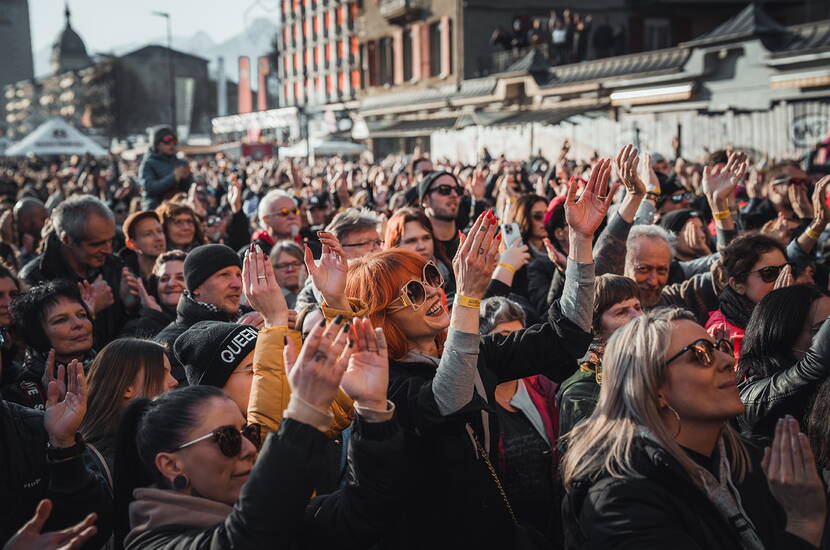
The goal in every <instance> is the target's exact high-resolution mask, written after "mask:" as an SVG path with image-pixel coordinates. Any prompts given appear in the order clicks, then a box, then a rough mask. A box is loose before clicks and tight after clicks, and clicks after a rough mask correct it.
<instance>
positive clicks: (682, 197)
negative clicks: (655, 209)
mask: <svg viewBox="0 0 830 550" xmlns="http://www.w3.org/2000/svg"><path fill="white" fill-rule="evenodd" d="M670 199H671V201H672V202H673V203H675V204H677V203H681V202H683V201H690V200H692V194H691V193H678V194H675V195H672V196H671V197H670Z"/></svg>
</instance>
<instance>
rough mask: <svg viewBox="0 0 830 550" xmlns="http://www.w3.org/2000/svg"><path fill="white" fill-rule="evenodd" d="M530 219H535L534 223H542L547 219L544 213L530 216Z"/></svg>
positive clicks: (535, 213)
mask: <svg viewBox="0 0 830 550" xmlns="http://www.w3.org/2000/svg"><path fill="white" fill-rule="evenodd" d="M530 217H531V218H533V220H534V221H537V222H540V221H542V220H544V219H545V213H544V212H534V213H533V214H531V215H530Z"/></svg>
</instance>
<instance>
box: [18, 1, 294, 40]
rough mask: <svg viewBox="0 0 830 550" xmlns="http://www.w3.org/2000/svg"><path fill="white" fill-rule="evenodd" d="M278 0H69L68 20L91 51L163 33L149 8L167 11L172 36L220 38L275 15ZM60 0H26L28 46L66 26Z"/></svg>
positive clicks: (51, 37)
mask: <svg viewBox="0 0 830 550" xmlns="http://www.w3.org/2000/svg"><path fill="white" fill-rule="evenodd" d="M277 6H278V0H69V8H70V10H71V12H72V17H71V22H72V28H74V29H75V30H76V31H77V32H78V34H80V35H81V38H83V39H84V42H85V43H86V47H87V51H89V52H90V53H97V52H106V51H109V50H111V49H112V48H114V47H117V46H120V45H124V44H130V43H136V42H138V43H142V42H146V41H149V40H151V39H153V38H156V37H160V36H164V34H165V32H166V29H165V20H164V19H163V18H161V17H158V16H153V15H151V12H152V11H155V10H157V11H166V12H168V13H170V15H171V17H172V23H173V34H174V35H176V36H191V35H193V34H194V33H196V32H197V31H204V32H206V33H207V34H208V35H209V36H210V37H211V38H212V39H213V41H214V42H221V41H223V40H225V39H227V38H229V37H231V36H233V35H235V34H237V33H239V32H240V31H242V30H243V29H245V28H246V26H247V23H249V22H250V21H252V20H254V19H256V18H257V17H263V16H265V17H273V18H274V19H275V20H276V17H277V13H278V11H277ZM63 11H64V0H29V20H30V25H31V30H32V48H33V49H34V50H35V51H36V50H38V49H40V48H43V47H44V46H47V45H50V44H51V43H52V42H53V41H54V40H55V37H56V36H57V35H58V33H59V32H60V31H61V30H62V29H63V26H64V15H63Z"/></svg>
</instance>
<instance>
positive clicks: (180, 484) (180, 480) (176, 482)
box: [173, 474, 190, 491]
mask: <svg viewBox="0 0 830 550" xmlns="http://www.w3.org/2000/svg"><path fill="white" fill-rule="evenodd" d="M188 487H190V480H189V479H187V476H186V475H184V474H179V475H177V476H176V477H174V478H173V488H174V489H176V490H177V491H182V490H184V489H187V488H188Z"/></svg>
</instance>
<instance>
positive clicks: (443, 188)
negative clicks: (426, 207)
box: [429, 183, 464, 197]
mask: <svg viewBox="0 0 830 550" xmlns="http://www.w3.org/2000/svg"><path fill="white" fill-rule="evenodd" d="M453 191H455V194H456V195H458V196H459V197H460V196H461V195H463V194H464V188H462V187H461V186H460V185H447V184H446V183H443V184H441V185H439V186H437V187H433V188H432V189H430V190H429V192H430V193H435V192H438V194H439V195H443V196H444V197H448V196H449V195H450V193H452V192H453Z"/></svg>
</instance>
